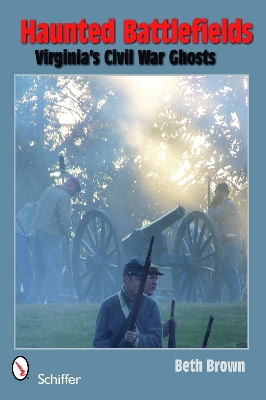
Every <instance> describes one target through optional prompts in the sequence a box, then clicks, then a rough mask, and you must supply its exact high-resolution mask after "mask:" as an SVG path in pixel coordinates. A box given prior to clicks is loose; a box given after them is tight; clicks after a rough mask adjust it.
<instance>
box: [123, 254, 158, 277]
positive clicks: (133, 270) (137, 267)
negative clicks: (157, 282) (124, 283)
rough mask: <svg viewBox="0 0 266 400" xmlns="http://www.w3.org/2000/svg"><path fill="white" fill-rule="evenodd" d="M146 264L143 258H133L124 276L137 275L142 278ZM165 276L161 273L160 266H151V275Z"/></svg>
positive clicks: (126, 266)
mask: <svg viewBox="0 0 266 400" xmlns="http://www.w3.org/2000/svg"><path fill="white" fill-rule="evenodd" d="M144 265H145V262H144V260H142V258H138V257H134V258H131V259H130V260H129V261H128V263H127V264H126V265H125V268H124V272H123V276H125V275H129V276H131V275H135V276H138V277H140V278H141V276H142V273H143V269H144ZM152 274H154V275H164V274H162V273H161V272H160V270H159V267H158V265H155V264H151V266H150V269H149V275H152Z"/></svg>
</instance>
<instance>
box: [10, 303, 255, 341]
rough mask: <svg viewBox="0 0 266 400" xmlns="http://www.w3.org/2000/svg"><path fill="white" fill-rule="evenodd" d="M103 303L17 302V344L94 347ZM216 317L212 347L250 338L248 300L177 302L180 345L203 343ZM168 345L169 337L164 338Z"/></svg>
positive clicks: (165, 308)
mask: <svg viewBox="0 0 266 400" xmlns="http://www.w3.org/2000/svg"><path fill="white" fill-rule="evenodd" d="M159 307H160V310H161V315H162V320H163V321H165V320H166V319H168V318H169V315H170V301H169V302H167V303H166V302H159ZM98 310H99V304H62V305H43V304H40V305H32V304H30V305H24V304H21V305H17V306H16V310H15V348H17V349H22V348H52V349H57V348H66V349H70V348H71V349H81V348H82V349H87V348H91V347H92V340H93V334H94V328H95V321H96V318H97V314H98ZM211 315H212V316H213V317H214V321H213V324H212V330H211V334H210V337H209V342H208V348H217V349H218V348H234V347H243V342H244V343H245V342H247V341H248V315H247V303H246V302H239V303H235V304H226V303H215V304H200V303H193V304H192V303H190V304H188V303H177V304H176V308H175V320H176V322H177V331H176V347H177V348H197V347H199V346H201V345H202V343H203V339H204V335H205V331H206V328H207V324H208V321H209V317H210V316H211ZM164 347H165V348H167V347H168V345H167V338H165V339H164Z"/></svg>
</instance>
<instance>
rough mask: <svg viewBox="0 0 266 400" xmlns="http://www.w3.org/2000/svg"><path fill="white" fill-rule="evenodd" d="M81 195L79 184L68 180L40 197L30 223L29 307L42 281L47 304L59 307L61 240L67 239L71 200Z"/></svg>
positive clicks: (39, 292)
mask: <svg viewBox="0 0 266 400" xmlns="http://www.w3.org/2000/svg"><path fill="white" fill-rule="evenodd" d="M77 192H80V184H79V180H78V179H77V178H75V177H74V176H70V177H69V178H68V179H67V180H66V182H65V183H64V184H62V185H57V186H50V187H48V188H47V189H45V191H44V192H43V193H42V195H41V197H40V200H39V204H38V207H37V211H36V214H35V217H34V220H33V222H32V227H33V228H34V229H35V236H34V243H33V267H34V268H33V270H34V275H33V281H32V285H31V290H30V295H29V297H28V300H27V302H28V303H37V302H38V298H39V296H40V294H41V290H42V285H43V282H44V278H45V284H46V291H47V303H60V290H61V283H62V268H61V260H62V248H61V238H62V237H63V236H65V237H66V238H69V236H70V225H71V197H72V196H74V195H75V194H76V193H77Z"/></svg>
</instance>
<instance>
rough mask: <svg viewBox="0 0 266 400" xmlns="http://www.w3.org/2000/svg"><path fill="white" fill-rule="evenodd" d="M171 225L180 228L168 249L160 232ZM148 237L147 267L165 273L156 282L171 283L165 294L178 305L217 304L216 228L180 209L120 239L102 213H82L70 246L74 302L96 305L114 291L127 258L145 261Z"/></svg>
mask: <svg viewBox="0 0 266 400" xmlns="http://www.w3.org/2000/svg"><path fill="white" fill-rule="evenodd" d="M177 221H179V223H180V226H179V228H178V230H177V233H176V237H175V238H174V241H173V246H172V248H171V249H169V246H168V244H167V240H166V235H165V233H164V231H165V230H166V229H168V228H170V227H171V226H173V224H176V223H177ZM151 236H154V245H153V251H152V257H151V258H152V262H153V263H154V264H157V265H158V266H159V267H160V269H161V270H162V272H163V273H165V276H164V277H161V281H163V279H165V282H166V281H167V279H168V281H171V282H170V283H168V284H166V285H165V286H166V287H165V288H164V290H165V291H166V292H168V293H169V292H170V293H171V295H172V296H174V297H175V298H176V300H177V301H184V302H211V301H216V300H217V299H218V291H219V287H220V283H221V277H222V251H221V248H222V247H221V241H220V236H219V233H218V230H217V227H216V224H215V222H214V221H213V220H212V218H211V217H209V216H208V215H207V214H206V213H204V212H201V211H193V212H191V213H189V214H188V215H186V216H185V209H184V208H183V207H181V206H178V207H177V208H176V209H174V210H172V211H170V212H169V213H167V214H166V215H164V216H163V217H161V218H159V219H157V220H156V221H154V222H152V223H150V224H149V225H147V226H144V227H141V228H139V229H135V230H134V231H133V232H132V233H130V234H129V235H127V236H126V237H125V238H123V239H121V237H120V234H119V232H118V230H117V228H116V225H115V223H114V221H112V219H111V218H110V217H109V216H108V215H107V213H106V212H105V211H102V210H90V211H88V212H87V213H86V214H85V215H84V216H83V218H82V219H81V221H80V222H79V224H78V227H77V229H76V232H75V236H74V241H73V254H72V270H73V282H74V286H75V291H76V293H77V296H78V300H79V301H80V302H101V301H102V300H103V299H105V298H107V297H108V296H110V295H112V294H113V293H115V292H117V291H118V290H119V289H120V287H121V281H122V271H123V267H124V265H125V263H126V262H127V261H128V260H129V259H130V258H132V257H141V258H143V259H145V257H146V253H147V249H148V246H149V243H150V239H151ZM167 286H168V287H167ZM162 290H163V289H162Z"/></svg>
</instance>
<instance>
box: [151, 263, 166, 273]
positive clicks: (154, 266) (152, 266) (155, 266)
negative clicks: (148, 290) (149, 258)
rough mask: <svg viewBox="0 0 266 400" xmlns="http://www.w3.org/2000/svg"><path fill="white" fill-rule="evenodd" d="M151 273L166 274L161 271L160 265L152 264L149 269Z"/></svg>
mask: <svg viewBox="0 0 266 400" xmlns="http://www.w3.org/2000/svg"><path fill="white" fill-rule="evenodd" d="M149 275H164V274H163V273H162V272H160V268H159V267H158V265H155V264H151V266H150V269H149Z"/></svg>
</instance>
